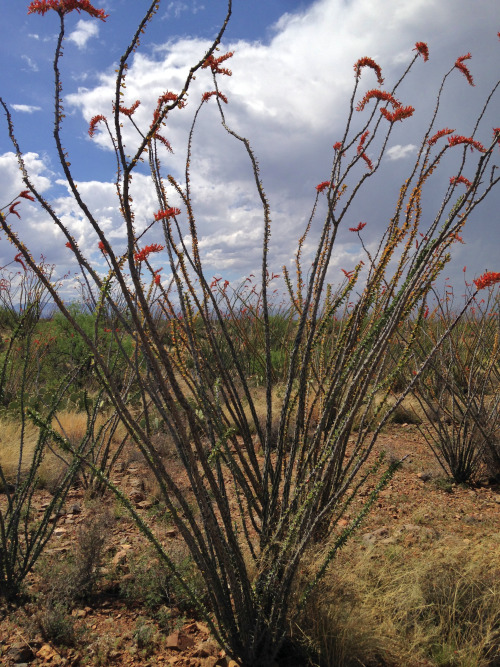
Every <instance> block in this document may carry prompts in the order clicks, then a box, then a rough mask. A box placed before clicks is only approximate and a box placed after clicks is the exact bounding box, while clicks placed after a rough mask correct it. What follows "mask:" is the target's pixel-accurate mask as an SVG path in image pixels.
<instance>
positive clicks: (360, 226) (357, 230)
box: [349, 222, 366, 232]
mask: <svg viewBox="0 0 500 667" xmlns="http://www.w3.org/2000/svg"><path fill="white" fill-rule="evenodd" d="M365 227H366V222H360V223H359V225H358V226H357V227H349V231H350V232H360V231H361V230H362V229H364V228H365Z"/></svg>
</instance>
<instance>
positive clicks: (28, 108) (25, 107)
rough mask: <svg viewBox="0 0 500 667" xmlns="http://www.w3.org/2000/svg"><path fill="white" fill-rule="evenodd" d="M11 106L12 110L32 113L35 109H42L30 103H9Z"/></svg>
mask: <svg viewBox="0 0 500 667" xmlns="http://www.w3.org/2000/svg"><path fill="white" fill-rule="evenodd" d="M11 107H12V108H13V109H14V111H19V112H21V113H34V112H35V111H41V110H42V107H37V106H34V105H32V104H11Z"/></svg>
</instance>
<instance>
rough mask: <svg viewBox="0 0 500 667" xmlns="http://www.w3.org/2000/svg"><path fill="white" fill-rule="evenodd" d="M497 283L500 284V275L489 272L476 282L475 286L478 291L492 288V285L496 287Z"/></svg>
mask: <svg viewBox="0 0 500 667" xmlns="http://www.w3.org/2000/svg"><path fill="white" fill-rule="evenodd" d="M496 283H500V273H496V272H495V271H487V272H486V273H483V275H482V276H479V278H476V280H474V285H475V286H476V287H477V289H478V290H479V289H484V288H485V287H491V286H492V285H496Z"/></svg>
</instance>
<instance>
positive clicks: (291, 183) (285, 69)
mask: <svg viewBox="0 0 500 667" xmlns="http://www.w3.org/2000/svg"><path fill="white" fill-rule="evenodd" d="M493 5H494V3H491V2H490V0H477V5H474V7H472V6H471V4H470V2H469V0H413V1H412V2H409V1H408V2H402V3H396V4H395V3H394V1H393V0H378V2H376V3H374V2H373V0H350V1H349V2H345V0H319V1H318V2H315V3H314V4H312V5H310V6H309V7H308V8H307V9H303V10H302V11H301V12H298V13H295V14H293V13H287V14H285V15H284V16H283V17H282V18H281V19H280V21H278V22H277V24H276V25H275V26H274V30H273V33H272V34H273V37H272V39H271V40H270V42H269V43H268V44H262V43H257V42H253V43H250V42H247V41H243V40H240V41H238V42H236V41H235V42H233V43H231V42H227V43H225V44H224V46H223V47H221V53H222V52H223V50H222V49H224V50H234V51H235V55H234V57H233V58H232V59H231V60H230V61H228V62H227V66H228V67H229V68H230V69H232V70H233V76H232V77H220V88H221V90H222V92H224V93H225V94H227V96H228V98H229V102H230V104H229V106H228V107H227V110H226V109H225V111H226V118H227V121H228V123H229V125H230V126H231V127H234V128H235V129H236V130H237V131H238V132H240V133H241V134H242V135H243V136H245V137H248V138H249V139H250V141H251V144H252V146H253V148H254V149H255V154H256V157H257V158H258V159H259V162H260V167H261V178H262V181H263V184H264V188H265V190H266V194H267V196H268V199H269V201H270V205H271V218H272V225H273V227H272V235H271V244H270V268H271V269H272V270H274V271H279V269H280V267H281V265H282V264H283V263H285V262H286V263H287V264H290V258H293V257H294V253H295V249H296V243H297V238H298V237H299V236H300V235H301V234H302V232H303V229H304V227H305V225H306V223H307V220H308V217H309V214H310V210H311V207H312V204H313V200H314V196H315V194H316V193H315V185H316V184H317V183H319V182H321V181H323V180H325V179H327V178H328V177H329V175H330V169H331V161H332V158H333V149H332V144H333V143H334V142H336V141H338V140H340V139H342V137H343V131H344V126H345V121H346V118H347V115H348V113H349V100H350V95H351V91H352V87H353V84H354V72H353V64H354V63H355V62H356V61H357V59H358V58H360V57H362V56H370V57H373V58H374V59H375V60H376V61H377V62H379V64H380V65H381V66H382V69H383V75H384V77H385V79H386V83H385V84H384V86H387V87H388V88H390V86H391V85H393V84H394V82H395V81H397V80H398V78H399V76H400V75H401V72H402V71H404V69H405V68H406V66H407V64H408V63H409V62H410V61H411V59H412V58H413V56H414V55H415V53H414V51H413V49H414V44H415V42H416V41H421V40H424V41H427V42H428V44H429V49H430V61H429V62H428V63H424V62H423V59H422V58H418V60H417V62H416V63H415V66H414V68H413V69H414V71H413V72H412V73H411V77H410V83H409V84H408V85H407V84H406V83H403V84H402V85H401V86H400V87H399V88H398V91H397V96H398V99H400V100H401V102H402V103H403V104H404V105H407V104H411V105H412V106H414V107H415V109H416V112H415V116H414V118H411V119H408V120H406V121H403V122H402V123H396V124H395V125H394V128H393V130H392V134H391V137H390V143H389V145H390V146H391V147H390V148H389V149H388V151H387V153H386V155H387V158H388V159H387V160H385V161H383V162H382V164H381V166H380V169H379V173H377V175H376V178H378V181H377V183H378V185H377V186H372V185H369V186H368V188H366V189H365V190H364V191H362V193H361V197H360V198H359V199H358V203H357V204H355V205H354V206H353V209H352V214H351V215H350V216H348V217H346V220H345V223H344V224H343V227H342V228H341V229H340V231H339V235H338V240H337V246H336V249H335V252H334V255H333V257H332V275H333V276H337V274H339V272H340V269H341V268H344V269H346V270H350V269H352V268H353V266H354V264H355V263H356V262H357V261H359V259H361V257H362V253H361V250H360V249H359V245H358V241H357V239H354V238H353V236H354V235H352V234H349V232H348V231H347V228H348V227H349V226H356V225H357V224H358V223H359V221H360V220H363V221H366V222H367V223H369V224H368V226H367V227H366V229H365V230H364V233H363V239H364V240H365V234H366V240H365V243H366V245H367V247H372V245H370V244H372V243H374V240H376V239H378V238H379V237H380V234H381V232H382V231H383V230H384V229H385V226H386V224H387V220H389V219H390V217H391V215H392V213H393V207H394V205H395V202H396V200H397V192H398V188H399V185H400V184H401V182H402V181H403V180H404V179H405V178H406V177H407V176H409V173H410V167H409V163H411V161H412V156H413V155H414V154H415V151H416V147H417V146H418V145H419V141H420V138H421V136H422V133H423V131H424V128H425V126H426V124H427V123H428V121H429V120H430V118H431V117H432V112H433V109H434V104H435V94H436V92H437V90H438V87H439V84H440V79H441V76H442V74H443V73H444V72H446V71H447V70H448V69H449V68H450V66H451V65H452V64H453V62H454V61H455V59H456V57H457V56H458V55H462V54H463V53H464V52H467V51H468V50H469V49H470V50H471V51H472V52H473V60H471V61H470V68H471V71H473V73H474V74H475V75H477V76H476V84H477V85H476V88H474V89H472V88H470V87H468V86H467V82H466V81H465V80H464V79H463V76H462V75H461V74H460V73H459V72H453V73H452V75H451V76H450V78H449V83H450V84H451V85H450V88H449V90H448V95H451V98H450V101H449V102H446V99H447V97H446V95H445V98H444V100H443V104H442V106H441V109H440V116H439V117H438V120H437V124H438V125H437V129H440V128H441V127H445V126H448V127H456V128H457V132H460V133H463V134H467V135H468V134H470V133H471V132H472V129H473V123H472V119H473V118H474V117H475V116H476V115H477V114H478V113H479V112H480V109H481V105H482V100H484V98H485V91H486V84H487V85H488V86H489V84H490V83H491V80H492V77H488V74H489V73H491V72H492V71H493V69H494V66H493V61H492V59H491V50H490V49H491V48H496V41H497V38H496V34H495V30H493V29H490V26H492V25H494V24H495V22H496V18H497V17H496V8H495V7H494V6H493ZM193 6H194V5H189V4H188V2H187V0H185V1H184V2H183V1H182V0H181V1H179V2H170V3H169V4H168V5H167V11H169V12H170V13H171V15H174V14H175V13H177V15H179V14H180V13H182V12H187V11H188V10H189V8H190V7H191V8H192V7H193ZM233 11H235V12H236V11H237V8H235V9H234V10H233ZM450 13H453V16H454V17H455V19H454V26H455V29H454V31H453V33H450V31H449V30H448V29H447V27H448V22H449V15H450ZM82 23H84V24H85V23H86V22H84V21H79V23H78V26H77V31H75V33H73V34H72V36H73V35H75V34H76V33H77V32H78V28H79V27H80V24H82ZM87 23H88V22H87ZM90 25H92V26H95V25H96V24H95V23H91V24H90ZM83 32H85V29H84V30H83ZM490 32H491V35H490ZM229 34H230V33H229ZM88 38H89V36H87V37H85V36H82V38H81V39H82V42H81V44H82V45H85V43H86V41H87V39H88ZM73 41H75V42H76V43H77V44H78V42H77V40H76V39H73ZM207 46H208V43H207V42H205V41H202V40H200V39H195V38H193V39H186V38H184V39H178V40H175V41H174V40H172V41H170V42H166V43H164V44H163V45H161V46H159V47H158V48H155V49H152V51H151V52H142V53H140V52H139V53H138V54H137V55H136V56H135V57H134V58H133V60H131V62H130V69H129V72H128V76H127V88H126V91H125V93H126V94H125V96H124V98H123V103H124V105H125V106H131V105H132V104H133V103H134V102H135V100H136V99H140V100H141V106H140V107H139V108H138V109H137V111H136V113H135V115H134V120H135V121H136V122H137V123H138V125H139V127H141V128H142V129H143V130H147V129H148V127H149V125H150V122H151V118H152V111H153V109H154V107H155V105H156V101H157V98H158V96H159V95H160V94H161V93H163V92H164V91H166V90H170V91H174V92H175V91H179V90H180V89H181V87H182V85H183V83H184V79H185V77H186V75H187V73H188V70H189V67H190V66H191V65H192V64H193V63H194V62H197V61H198V60H199V59H200V57H201V56H202V55H203V53H204V51H205V49H206V48H207ZM107 65H109V63H107ZM113 76H114V75H113V69H109V70H104V69H103V71H102V73H101V74H100V75H99V79H98V81H99V83H98V85H97V86H95V87H93V88H90V87H89V88H84V87H81V88H80V89H79V90H78V92H77V93H76V94H73V95H69V96H67V97H66V99H65V106H66V108H67V109H70V107H73V108H76V109H78V110H80V111H81V113H82V115H83V116H84V118H85V121H86V123H88V122H89V121H90V119H91V118H92V117H93V116H94V115H96V114H101V113H102V114H105V115H108V116H109V117H110V118H111V108H110V99H112V98H113V89H114V79H113ZM375 86H377V82H376V78H375V76H374V74H373V72H372V71H370V70H369V68H366V69H365V70H363V75H362V77H361V82H360V87H359V91H358V92H357V94H356V97H355V100H354V104H355V105H356V103H357V101H359V99H361V98H362V96H363V94H364V92H365V91H366V90H367V89H369V88H373V87H375ZM212 88H213V84H212V82H211V79H210V75H209V73H208V72H200V73H198V75H197V78H196V81H194V83H193V86H192V88H191V90H190V95H189V98H188V101H189V104H188V106H187V108H186V109H184V110H181V111H179V110H175V111H173V112H172V113H171V114H170V117H169V118H168V119H167V123H166V126H165V127H164V128H163V129H162V133H163V134H164V135H165V137H166V138H167V139H168V140H169V141H170V142H171V144H172V146H173V148H174V151H175V153H174V155H170V154H168V153H167V152H166V151H163V149H161V150H162V153H161V159H162V163H163V167H164V171H165V174H169V173H171V174H173V175H174V176H176V177H177V178H178V179H179V180H180V181H181V185H182V181H183V172H184V161H185V147H186V140H187V136H188V132H189V127H190V124H191V120H192V117H193V113H194V110H195V109H196V107H197V105H198V102H199V100H200V98H201V94H202V92H203V91H205V90H211V89H212ZM469 100H470V101H469ZM492 106H493V105H492ZM372 108H373V107H372V106H370V107H369V108H367V109H366V110H365V112H363V113H358V112H354V114H353V120H352V122H353V127H354V129H356V130H357V129H359V128H360V127H362V124H363V123H364V122H365V121H366V120H367V119H368V117H369V114H370V111H371V109H372ZM488 122H489V121H488ZM99 127H102V126H99ZM488 132H490V130H488ZM84 134H86V128H85V129H82V136H83V135H84ZM489 136H490V134H489V135H488V137H489ZM124 139H125V143H126V145H127V152H128V153H129V154H131V153H132V152H133V148H134V146H135V145H137V143H138V140H139V139H138V137H137V134H136V133H135V131H134V129H133V127H132V125H131V124H130V123H129V122H128V120H127V119H126V118H124ZM94 142H95V143H97V144H98V145H99V146H100V147H102V148H105V147H107V148H109V145H108V139H107V136H106V133H105V132H103V131H101V130H99V131H98V132H97V133H96V136H95V138H94ZM368 155H369V156H370V157H371V158H374V159H375V158H376V156H377V146H376V144H375V143H374V144H371V145H370V147H369V149H368ZM404 158H406V161H405V160H404ZM365 169H366V167H365V165H364V164H361V165H360V166H357V167H356V168H355V169H354V170H353V176H354V177H355V178H358V177H359V176H360V175H362V174H364V173H366V172H365ZM403 170H404V171H403ZM440 173H441V172H439V170H437V172H436V176H435V179H436V180H435V182H436V183H437V185H436V186H435V190H432V191H430V195H431V197H430V200H431V201H433V197H435V198H436V199H437V200H438V201H440V197H441V195H442V192H443V188H444V190H445V189H446V187H447V185H448V184H449V176H450V174H448V173H447V172H446V171H444V172H443V174H442V176H440ZM191 177H192V178H191V187H192V196H193V206H194V212H195V216H196V219H197V222H198V229H199V236H200V250H201V252H202V253H203V256H204V257H205V260H206V261H207V271H209V272H213V273H215V272H216V271H218V270H219V271H221V270H224V271H230V272H232V275H233V276H236V275H237V276H241V275H245V274H246V273H249V272H251V271H252V270H254V269H256V268H257V267H258V265H259V262H260V240H261V239H262V224H263V222H262V206H261V202H260V200H259V198H258V196H257V194H256V193H255V185H254V183H253V178H252V173H251V169H250V168H249V163H248V160H247V157H246V154H245V151H244V148H243V146H241V144H239V143H238V142H235V141H234V140H233V139H232V138H231V137H229V136H228V135H227V134H226V133H225V132H224V130H222V129H221V127H220V124H219V122H218V119H217V114H216V105H215V103H214V100H211V101H210V102H209V104H208V105H206V107H205V108H204V109H203V112H202V114H201V117H200V121H199V125H198V127H197V129H196V131H195V134H194V139H193V158H192V161H191ZM109 178H110V179H111V178H112V174H110V177H109ZM433 178H434V177H433ZM440 178H441V181H440V180H439V179H440ZM371 182H372V181H369V183H371ZM438 186H439V187H441V190H439V187H438ZM134 188H135V194H134V195H133V196H134V205H135V207H136V211H138V212H140V215H139V214H138V215H137V219H136V223H137V225H138V229H143V228H144V226H145V225H146V224H147V222H148V220H151V216H152V214H153V213H154V211H155V210H157V208H158V204H157V203H156V202H155V198H154V192H153V191H152V189H148V179H147V176H145V175H143V174H136V176H135V177H134ZM79 189H80V192H81V193H82V194H84V195H85V196H86V197H87V198H88V201H89V205H90V208H91V210H92V211H93V212H94V214H95V215H96V216H97V218H98V219H99V220H100V222H102V224H103V225H104V226H105V229H106V232H107V233H108V234H109V236H110V238H112V239H113V243H116V244H117V246H118V245H119V243H120V241H121V240H122V239H123V234H124V230H123V223H122V221H121V218H120V216H119V214H118V213H117V205H116V199H115V198H114V190H113V186H112V184H111V182H109V183H107V182H102V183H99V182H97V181H92V182H90V181H89V182H88V183H80V184H79ZM438 190H439V191H438ZM169 192H171V191H170V190H169ZM427 194H428V195H429V191H428V193H427ZM169 196H171V197H172V201H170V202H169V203H170V205H179V204H178V202H176V198H175V196H174V195H173V194H170V195H169ZM58 207H59V209H58V210H60V211H61V215H63V216H64V219H65V221H67V224H68V226H69V228H70V229H71V230H72V233H74V235H75V238H77V239H78V242H79V243H81V244H82V245H83V246H84V247H85V248H86V250H88V252H89V253H92V252H94V248H95V237H94V236H93V235H92V233H91V232H90V231H89V229H88V225H86V223H85V222H84V220H83V218H82V217H81V216H80V214H79V213H78V212H76V211H75V207H74V204H72V203H71V201H70V199H69V198H68V197H62V198H60V199H59V200H58ZM180 207H181V208H182V209H183V206H182V205H180ZM319 210H320V213H318V216H317V218H316V219H315V221H314V223H313V226H312V229H311V233H310V238H309V239H308V241H307V243H306V245H305V246H304V257H305V259H307V256H310V254H311V253H312V252H313V250H314V241H315V238H317V233H318V229H319V227H320V225H321V222H322V218H321V215H324V212H325V200H324V199H321V200H320V209H319ZM492 210H493V211H494V210H495V207H492ZM487 218H488V216H487V215H486V216H485V220H486V219H487ZM491 219H495V215H493V216H491ZM179 220H180V222H181V224H182V225H185V227H184V231H185V233H186V234H189V229H188V228H187V225H186V216H185V212H184V210H183V214H182V215H181V216H180V217H179ZM485 224H486V223H485ZM475 229H476V230H477V229H478V227H476V228H475ZM466 234H467V232H465V233H464V236H466ZM160 240H161V239H160V238H151V239H150V237H148V242H150V241H160ZM491 246H492V244H490V245H489V246H488V252H492V250H491ZM492 257H493V258H494V259H495V256H493V255H492ZM486 260H487V258H485V260H484V261H486ZM478 261H482V259H481V260H478ZM469 264H470V262H469ZM491 265H492V266H493V263H491ZM341 277H342V276H341V275H340V278H341Z"/></svg>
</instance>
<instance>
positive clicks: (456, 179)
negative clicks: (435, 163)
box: [450, 176, 472, 188]
mask: <svg viewBox="0 0 500 667" xmlns="http://www.w3.org/2000/svg"><path fill="white" fill-rule="evenodd" d="M456 183H463V184H464V185H466V186H467V187H468V188H470V187H471V185H472V183H471V182H470V181H469V179H468V178H465V176H452V178H450V185H455V184H456Z"/></svg>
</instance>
